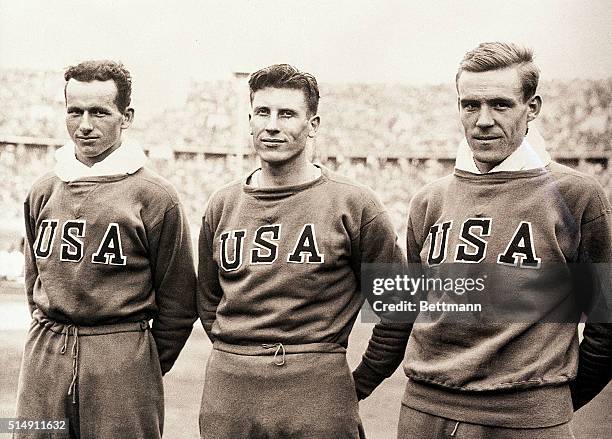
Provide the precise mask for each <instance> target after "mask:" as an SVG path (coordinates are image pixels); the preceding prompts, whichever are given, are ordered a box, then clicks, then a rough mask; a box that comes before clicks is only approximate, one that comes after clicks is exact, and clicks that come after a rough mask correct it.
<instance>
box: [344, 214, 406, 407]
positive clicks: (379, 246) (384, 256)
mask: <svg viewBox="0 0 612 439" xmlns="http://www.w3.org/2000/svg"><path fill="white" fill-rule="evenodd" d="M359 252H360V260H361V262H363V263H389V264H401V265H403V266H405V264H406V259H405V258H404V255H403V252H402V250H401V248H400V247H399V245H398V243H397V237H396V234H395V231H394V229H393V225H392V224H391V220H390V219H389V216H388V215H387V213H386V212H382V213H380V214H378V215H377V216H376V217H375V218H374V219H373V220H371V221H370V222H369V223H367V224H366V225H364V226H362V229H361V233H360V243H359ZM411 330H412V324H411V323H398V322H385V321H384V320H383V321H381V322H379V323H377V324H376V325H375V326H374V329H373V330H372V336H371V338H370V341H369V343H368V347H367V349H366V351H365V353H364V354H363V357H362V360H361V363H360V364H359V365H358V366H357V368H356V369H355V371H354V372H353V379H354V381H355V391H356V393H357V398H358V399H359V400H361V399H364V398H366V397H367V396H369V395H370V394H371V393H372V392H373V391H374V389H375V388H376V387H377V386H378V385H379V384H380V383H382V382H383V381H384V380H385V379H386V378H388V377H390V376H391V375H393V373H394V372H395V370H396V369H397V368H398V366H399V365H400V364H401V362H402V360H403V358H404V351H405V350H406V344H407V342H408V338H409V336H410V331H411Z"/></svg>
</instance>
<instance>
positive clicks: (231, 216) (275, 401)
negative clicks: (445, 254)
mask: <svg viewBox="0 0 612 439" xmlns="http://www.w3.org/2000/svg"><path fill="white" fill-rule="evenodd" d="M249 86H250V91H251V114H250V127H251V134H252V137H253V146H254V148H255V152H256V153H257V155H258V156H259V159H260V161H261V168H259V169H257V170H255V171H254V172H253V173H251V174H250V175H249V176H248V177H246V178H245V179H243V180H241V181H237V182H235V183H232V184H230V185H228V186H226V187H224V188H222V189H220V190H219V191H217V192H216V193H215V194H213V196H212V197H211V199H210V200H209V203H208V206H207V208H206V211H205V213H204V216H203V219H202V229H201V232H200V242H199V272H198V274H199V280H198V282H199V295H198V309H199V314H200V318H201V320H202V323H203V325H204V328H205V329H206V332H207V333H208V336H209V338H210V339H211V341H212V342H213V351H212V353H211V356H210V359H209V362H208V366H207V369H206V378H205V384H204V392H203V396H202V406H201V411H200V433H201V436H202V437H203V438H211V439H212V438H214V439H224V438H225V439H232V438H260V437H261V438H263V437H270V438H281V437H282V438H285V437H287V438H289V437H290V438H315V439H316V438H320V439H323V438H326V439H328V438H358V437H363V431H362V428H361V422H360V418H359V414H358V406H357V398H356V395H355V390H354V385H353V382H352V380H351V374H350V370H349V368H348V366H347V363H346V347H347V344H348V337H349V333H350V331H351V329H352V327H353V324H354V322H355V319H356V317H357V313H358V312H359V309H360V307H361V305H362V304H363V298H362V296H361V294H360V287H361V285H360V267H361V263H363V262H371V263H374V262H380V263H384V262H389V263H401V262H402V261H403V260H404V258H403V255H402V252H401V250H400V248H399V247H398V245H397V240H396V236H395V232H394V230H393V227H392V225H391V221H390V219H389V216H388V215H387V213H386V212H385V209H384V208H383V206H382V205H381V203H380V202H379V201H378V198H377V197H376V196H375V194H374V193H373V192H372V191H371V190H370V189H368V188H366V187H364V186H362V185H359V184H357V183H354V182H351V181H349V180H347V179H345V178H343V177H340V176H339V175H337V174H335V173H334V172H331V171H330V170H328V169H326V168H324V167H322V166H319V165H314V164H313V163H311V161H310V160H309V158H308V154H307V149H306V146H307V143H308V142H309V141H311V140H312V139H313V138H314V137H315V136H316V133H317V130H318V128H319V125H320V117H319V115H318V114H317V107H318V101H319V89H318V86H317V82H316V80H315V78H314V77H313V76H312V75H310V74H308V73H304V72H300V71H298V70H297V69H295V68H294V67H292V66H289V65H286V64H280V65H273V66H270V67H267V68H264V69H261V70H259V71H257V72H255V73H253V74H252V75H251V78H250V80H249Z"/></svg>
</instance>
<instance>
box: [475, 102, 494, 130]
mask: <svg viewBox="0 0 612 439" xmlns="http://www.w3.org/2000/svg"><path fill="white" fill-rule="evenodd" d="M494 123H495V122H494V121H493V117H492V116H491V110H489V108H488V107H487V106H486V105H483V106H482V107H481V108H480V111H479V113H478V120H477V121H476V126H477V127H479V128H486V127H491V126H493V124H494Z"/></svg>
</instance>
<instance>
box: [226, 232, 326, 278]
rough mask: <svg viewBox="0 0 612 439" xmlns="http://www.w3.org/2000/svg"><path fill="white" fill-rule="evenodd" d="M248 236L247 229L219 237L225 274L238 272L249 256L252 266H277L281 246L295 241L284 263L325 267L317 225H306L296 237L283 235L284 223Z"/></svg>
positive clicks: (249, 262) (285, 256)
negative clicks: (288, 241) (318, 241)
mask: <svg viewBox="0 0 612 439" xmlns="http://www.w3.org/2000/svg"><path fill="white" fill-rule="evenodd" d="M247 235H248V233H247V230H244V229H242V230H228V231H225V232H223V233H221V235H220V236H219V261H220V264H221V268H223V269H224V270H225V271H234V270H238V269H239V268H240V267H241V266H242V264H243V262H244V259H245V257H246V258H248V264H250V265H268V264H273V263H274V262H276V261H277V260H278V258H279V250H278V248H279V243H280V242H281V241H282V240H283V239H291V240H294V241H292V244H293V245H292V250H291V251H290V252H289V253H288V254H287V255H282V257H283V258H284V261H286V262H288V263H294V264H322V263H323V262H324V261H325V255H324V254H323V253H321V251H320V250H319V245H318V243H317V233H316V228H315V225H314V224H304V225H303V227H302V229H301V230H300V232H298V234H297V235H296V236H283V233H282V224H270V225H265V226H260V227H258V228H257V229H256V230H255V232H254V233H253V236H252V237H251V236H247ZM247 242H248V244H247ZM247 245H248V249H246V246H247ZM245 250H246V252H245ZM245 253H246V254H245Z"/></svg>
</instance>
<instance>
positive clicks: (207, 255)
mask: <svg viewBox="0 0 612 439" xmlns="http://www.w3.org/2000/svg"><path fill="white" fill-rule="evenodd" d="M213 239H214V235H213V233H212V230H211V228H210V224H209V223H208V221H207V216H206V214H205V215H204V217H203V218H202V228H201V229H200V238H199V240H198V312H199V314H200V319H201V320H202V325H203V326H204V330H205V331H206V334H207V335H208V338H209V339H210V341H211V342H214V337H213V335H212V326H213V323H214V322H215V319H216V317H217V307H218V306H219V302H220V301H221V297H222V296H223V291H222V290H221V285H220V284H219V267H218V266H217V263H216V262H215V259H214V257H213Z"/></svg>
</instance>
